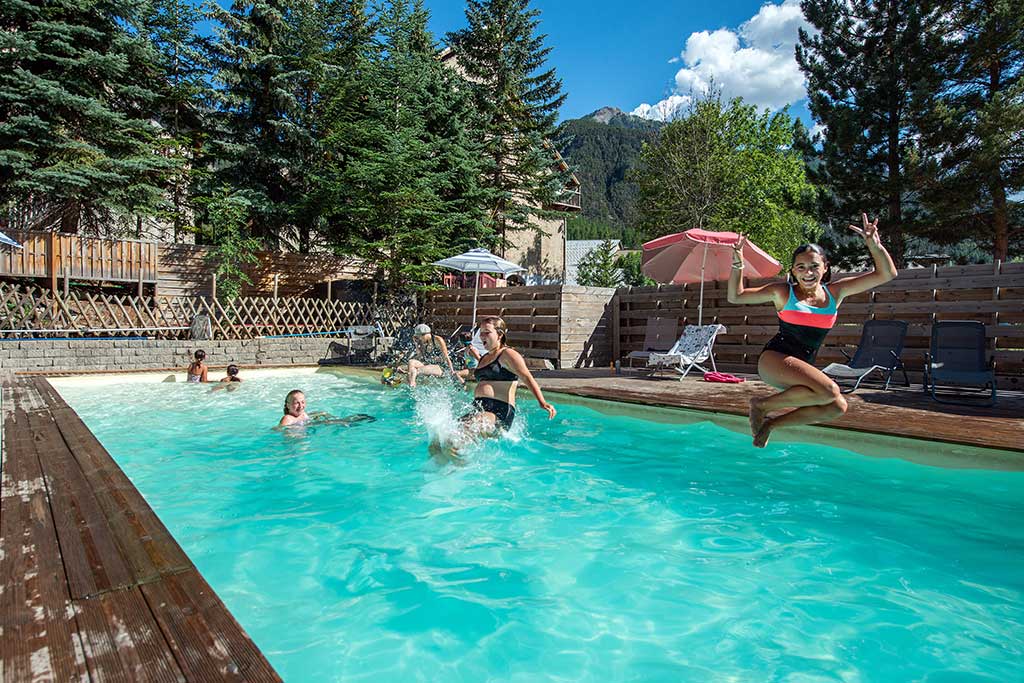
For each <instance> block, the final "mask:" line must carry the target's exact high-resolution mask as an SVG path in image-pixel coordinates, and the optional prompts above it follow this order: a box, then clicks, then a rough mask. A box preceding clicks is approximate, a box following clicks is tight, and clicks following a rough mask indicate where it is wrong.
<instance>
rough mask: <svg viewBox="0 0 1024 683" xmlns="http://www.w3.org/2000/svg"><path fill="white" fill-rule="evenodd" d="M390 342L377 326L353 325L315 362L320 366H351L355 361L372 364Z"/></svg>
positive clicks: (384, 351)
mask: <svg viewBox="0 0 1024 683" xmlns="http://www.w3.org/2000/svg"><path fill="white" fill-rule="evenodd" d="M391 342H392V339H391V338H390V337H385V336H384V331H383V330H382V329H381V327H380V325H379V324H375V325H354V326H352V327H350V328H348V329H347V330H345V337H344V338H342V339H341V340H340V341H336V342H331V343H330V345H329V346H328V347H327V355H326V356H325V357H324V358H322V359H320V360H319V361H317V362H318V363H319V364H320V365H352V364H354V363H355V362H357V361H359V362H363V363H367V362H368V363H373V362H376V361H378V360H380V358H381V357H382V356H383V355H384V354H385V353H386V351H387V349H388V348H389V347H390V346H391Z"/></svg>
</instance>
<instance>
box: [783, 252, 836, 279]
mask: <svg viewBox="0 0 1024 683" xmlns="http://www.w3.org/2000/svg"><path fill="white" fill-rule="evenodd" d="M787 279H788V280H789V282H790V283H792V284H795V285H800V287H802V288H803V289H807V290H811V289H816V288H817V286H818V285H819V284H820V283H825V284H828V283H829V282H830V281H831V280H832V266H831V264H829V262H828V252H826V251H825V249H824V248H823V247H822V246H820V245H818V244H801V245H800V246H799V247H797V248H796V251H794V252H793V267H792V268H790V269H789V274H788V276H787Z"/></svg>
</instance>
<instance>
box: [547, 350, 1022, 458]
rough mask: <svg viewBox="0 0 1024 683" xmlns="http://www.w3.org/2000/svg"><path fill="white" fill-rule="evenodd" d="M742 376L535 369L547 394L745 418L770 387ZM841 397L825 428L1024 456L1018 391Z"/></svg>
mask: <svg viewBox="0 0 1024 683" xmlns="http://www.w3.org/2000/svg"><path fill="white" fill-rule="evenodd" d="M746 377H747V379H748V381H746V382H744V383H742V384H709V383H707V382H704V381H702V380H701V379H700V378H699V376H698V377H696V378H691V377H687V378H686V379H684V380H683V381H681V382H680V381H679V380H678V379H677V378H675V377H661V378H650V377H647V376H643V375H640V374H638V373H633V372H626V373H624V374H622V375H611V374H609V372H608V370H604V369H602V370H555V371H546V372H541V373H538V374H537V380H538V382H539V383H540V385H541V387H542V388H543V389H544V391H556V392H561V393H567V394H573V395H576V396H583V397H587V398H598V399H606V400H612V401H624V402H627V403H637V404H643V405H654V406H668V407H673V408H687V409H691V410H703V411H710V412H716V413H726V414H730V415H746V414H747V411H748V409H749V402H750V398H751V397H752V396H763V395H767V394H769V393H771V392H772V391H774V390H773V389H771V388H770V387H768V386H767V385H766V384H764V383H763V382H760V381H758V380H757V379H756V377H752V376H749V375H748V376H746ZM846 398H847V400H848V401H849V402H850V409H849V411H848V412H847V413H846V415H844V416H842V417H841V418H839V419H838V420H836V421H835V422H830V423H827V424H826V425H823V426H824V427H825V428H828V429H840V430H852V431H857V432H868V433H872V434H879V435H882V436H898V437H905V438H912V439H926V440H928V441H933V442H934V441H940V442H946V443H950V444H958V445H964V446H971V447H977V448H991V449H1002V450H1006V451H1013V452H1017V453H1021V454H1024V396H1022V395H1021V393H1020V392H1015V393H1014V392H1001V393H1000V396H999V405H998V406H996V407H995V408H983V407H968V406H953V405H944V404H939V403H935V402H934V401H932V400H930V399H929V398H927V397H926V396H925V395H924V394H923V393H922V391H921V388H920V386H919V385H918V386H912V387H911V388H910V389H906V388H902V387H900V388H894V389H890V390H888V391H881V390H879V389H871V388H861V389H858V390H857V391H856V392H855V393H853V394H847V395H846ZM780 434H785V432H784V431H783V432H780ZM780 438H785V437H784V436H783V437H780ZM1022 462H1024V457H1022Z"/></svg>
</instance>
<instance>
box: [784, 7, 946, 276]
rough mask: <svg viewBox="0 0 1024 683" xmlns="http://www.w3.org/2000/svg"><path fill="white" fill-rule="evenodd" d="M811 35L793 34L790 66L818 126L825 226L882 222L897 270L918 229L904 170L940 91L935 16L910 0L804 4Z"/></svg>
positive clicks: (817, 175) (914, 198) (916, 204)
mask: <svg viewBox="0 0 1024 683" xmlns="http://www.w3.org/2000/svg"><path fill="white" fill-rule="evenodd" d="M801 8H802V9H803V12H804V16H805V17H806V18H807V20H808V22H809V23H810V24H811V26H812V27H814V28H815V29H816V31H815V32H814V33H813V34H812V33H810V32H807V31H803V30H801V32H800V44H799V45H798V46H797V50H796V57H797V62H798V63H799V64H800V68H801V69H802V70H803V72H804V74H805V75H806V77H807V91H808V97H809V108H810V110H811V113H812V114H813V115H814V117H815V119H817V120H818V121H819V122H821V123H822V124H824V125H825V126H826V130H825V134H824V138H823V140H822V149H821V166H820V167H819V168H817V169H813V171H812V179H813V180H815V181H817V182H818V183H819V184H821V185H822V186H823V187H825V188H826V189H827V193H828V194H827V196H828V197H829V199H830V201H829V203H828V204H827V205H825V206H823V207H822V208H823V209H824V213H825V215H824V216H822V218H823V219H825V220H832V221H833V222H835V223H836V224H837V225H838V224H842V225H845V224H846V223H847V222H849V221H850V220H851V219H853V218H855V217H858V216H859V215H860V213H861V212H862V211H864V212H867V213H869V214H872V215H880V216H881V219H882V220H881V223H882V226H883V227H882V231H883V232H882V238H883V240H884V241H885V244H886V246H887V247H888V248H889V251H890V253H891V254H892V256H893V259H894V260H895V261H896V263H897V265H901V264H902V263H903V260H904V256H905V253H906V239H907V236H908V235H910V234H914V233H915V232H918V231H920V229H921V226H922V224H923V221H924V220H926V216H924V214H923V212H922V210H921V204H920V201H919V198H918V194H917V189H918V188H917V187H915V184H914V182H913V178H912V175H913V174H912V171H911V169H912V168H913V166H914V164H915V158H916V157H917V156H918V155H919V150H918V140H919V123H920V118H921V112H922V110H923V108H924V107H925V106H926V103H927V102H928V100H929V99H930V98H932V97H934V95H935V94H936V93H937V92H938V87H939V80H940V79H939V74H938V71H937V69H936V61H937V59H938V57H939V53H938V52H937V44H938V43H939V41H940V40H941V35H940V34H939V32H938V30H937V21H938V18H939V14H940V13H939V12H937V11H936V4H935V3H934V2H919V1H918V0H892V1H891V2H884V3H883V2H876V1H874V0H850V2H835V1H834V0H804V2H802V3H801Z"/></svg>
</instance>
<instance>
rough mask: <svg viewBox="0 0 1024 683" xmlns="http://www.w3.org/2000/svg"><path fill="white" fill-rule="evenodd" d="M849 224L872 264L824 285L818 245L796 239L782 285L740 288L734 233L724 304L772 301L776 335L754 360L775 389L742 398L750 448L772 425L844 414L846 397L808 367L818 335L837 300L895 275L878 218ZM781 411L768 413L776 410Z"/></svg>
mask: <svg viewBox="0 0 1024 683" xmlns="http://www.w3.org/2000/svg"><path fill="white" fill-rule="evenodd" d="M862 220H863V225H862V226H861V227H859V228H858V227H857V226H855V225H851V226H849V227H850V229H851V230H853V231H854V232H856V233H857V234H859V235H860V236H861V237H863V238H864V244H865V245H866V246H867V248H868V252H869V253H870V254H871V258H872V260H873V261H874V265H875V268H874V270H872V271H870V272H867V273H864V274H862V275H855V276H853V277H847V278H843V279H842V280H838V281H837V282H831V279H832V269H831V267H830V266H829V263H828V256H827V254H826V253H825V250H824V249H822V248H821V247H820V246H818V245H817V244H804V245H802V246H800V247H798V248H797V250H796V251H795V252H793V267H792V268H791V270H790V272H789V276H788V278H787V282H786V283H775V284H770V285H763V286H761V287H744V286H743V245H744V243H745V242H746V238H745V237H741V238H740V239H739V241H738V242H737V243H736V246H735V247H733V260H732V268H733V270H732V275H731V276H730V277H729V302H730V303H734V304H761V303H768V302H769V301H770V302H771V303H773V304H775V310H776V311H777V312H778V315H779V332H778V334H776V335H775V336H774V337H772V339H771V341H769V342H768V343H767V344H766V345H765V347H764V350H763V351H762V352H761V356H760V357H759V358H758V361H757V372H758V374H759V375H760V376H761V379H762V380H763V381H764V382H765V383H767V384H770V385H771V386H773V387H775V388H776V389H778V390H779V392H778V393H776V394H773V395H771V396H767V397H764V398H752V399H750V431H751V433H752V434H753V435H754V445H755V446H757V447H758V448H763V447H764V445H765V444H767V443H768V438H769V436H770V435H771V433H772V431H773V430H775V429H778V428H779V427H791V426H794V425H803V424H811V423H813V422H826V421H828V420H834V419H835V418H837V417H839V416H840V415H842V414H843V413H845V412H846V409H847V405H846V399H845V398H843V395H842V394H841V393H840V391H839V386H838V385H837V384H836V383H835V382H833V381H832V380H831V379H829V378H828V377H827V376H826V375H825V374H824V373H822V372H821V370H818V369H817V368H816V367H814V365H813V363H814V357H815V355H817V353H818V349H819V348H820V347H821V344H822V342H824V341H825V335H827V334H828V331H829V330H830V329H832V327H833V326H834V325H835V323H836V312H837V309H838V308H839V306H840V305H841V304H842V303H843V300H844V299H845V298H847V297H849V296H853V295H854V294H860V293H861V292H866V291H868V290H870V289H873V288H875V287H878V286H879V285H883V284H885V283H886V282H889V281H890V280H892V279H893V278H894V277H896V266H895V264H894V263H893V261H892V257H891V256H890V255H889V252H887V251H886V250H885V247H883V246H882V242H881V240H880V239H879V235H878V219H877V218H876V219H875V220H874V221H868V216H867V214H862ZM782 410H786V411H787V412H783V413H780V414H776V415H775V416H774V417H771V416H770V414H771V413H773V412H776V411H782Z"/></svg>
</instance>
